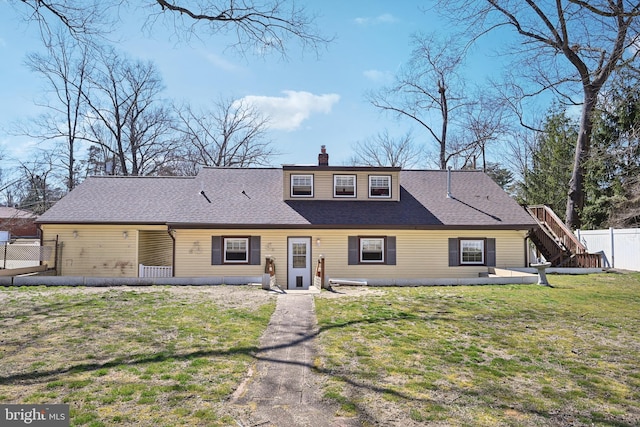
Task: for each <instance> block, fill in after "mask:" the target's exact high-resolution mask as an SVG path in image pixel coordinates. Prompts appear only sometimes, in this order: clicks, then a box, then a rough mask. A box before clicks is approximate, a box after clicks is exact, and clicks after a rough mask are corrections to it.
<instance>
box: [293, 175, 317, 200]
mask: <svg viewBox="0 0 640 427" xmlns="http://www.w3.org/2000/svg"><path fill="white" fill-rule="evenodd" d="M291 197H313V175H291Z"/></svg>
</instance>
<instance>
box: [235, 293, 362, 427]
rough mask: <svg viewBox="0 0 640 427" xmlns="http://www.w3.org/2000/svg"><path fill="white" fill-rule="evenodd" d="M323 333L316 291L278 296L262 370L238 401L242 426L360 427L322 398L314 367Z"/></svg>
mask: <svg viewBox="0 0 640 427" xmlns="http://www.w3.org/2000/svg"><path fill="white" fill-rule="evenodd" d="M317 333H318V329H317V324H316V318H315V309H314V300H313V295H309V294H298V295H291V294H283V295H280V296H278V302H277V306H276V310H275V312H274V313H273V315H272V317H271V321H270V322H269V325H268V326H267V330H266V331H265V333H264V335H263V336H262V339H261V342H260V351H259V352H258V354H257V355H256V359H257V360H258V362H257V364H256V371H255V372H251V373H250V375H249V378H248V379H247V380H246V381H245V382H244V383H243V384H242V385H241V386H240V387H239V388H238V390H237V391H236V393H234V397H233V399H232V404H234V406H235V407H236V409H237V410H236V411H234V412H235V414H236V422H237V423H238V425H240V426H244V427H247V426H265V427H266V426H277V427H288V426H292V427H293V426H295V427H304V426H314V427H315V426H327V427H335V426H358V425H360V424H359V423H358V422H357V420H355V419H344V418H342V419H341V418H336V417H335V413H336V411H337V406H332V405H329V404H327V403H325V402H322V401H321V400H322V390H321V378H320V375H319V374H316V373H314V372H313V371H312V366H313V359H314V357H315V350H314V346H313V341H314V338H315V336H316V335H317Z"/></svg>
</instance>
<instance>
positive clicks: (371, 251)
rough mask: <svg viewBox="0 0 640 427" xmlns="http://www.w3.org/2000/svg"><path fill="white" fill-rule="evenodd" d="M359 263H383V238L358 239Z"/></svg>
mask: <svg viewBox="0 0 640 427" xmlns="http://www.w3.org/2000/svg"><path fill="white" fill-rule="evenodd" d="M360 262H371V263H374V262H377V263H384V237H375V238H372V237H366V238H364V237H363V238H360Z"/></svg>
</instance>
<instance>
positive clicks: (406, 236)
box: [38, 146, 536, 289]
mask: <svg viewBox="0 0 640 427" xmlns="http://www.w3.org/2000/svg"><path fill="white" fill-rule="evenodd" d="M38 223H39V225H40V227H41V230H42V236H43V239H56V238H57V239H58V241H59V242H60V243H61V249H60V251H59V254H58V267H59V268H58V272H59V274H61V275H67V276H98V277H137V276H138V274H139V273H138V271H139V270H138V266H139V264H144V265H152V266H170V267H172V273H171V274H172V275H173V276H175V277H212V276H216V277H217V276H220V277H230V276H258V275H261V274H263V273H264V271H265V267H266V260H267V259H274V260H275V267H276V269H275V270H276V280H277V282H278V284H279V285H280V286H281V287H285V286H286V287H288V288H293V289H306V288H308V287H309V285H310V283H311V280H312V276H313V267H314V265H315V263H316V260H317V259H318V257H320V256H321V255H322V256H323V257H324V259H325V268H326V275H327V276H328V277H334V278H343V279H356V280H358V279H366V280H368V281H369V282H371V283H380V284H384V283H389V284H392V283H395V281H398V280H404V281H407V280H409V281H410V280H411V279H421V278H459V277H478V274H479V273H481V272H486V271H487V267H490V266H497V267H504V268H508V267H524V266H526V247H525V240H526V235H527V233H528V231H529V230H530V229H532V228H533V227H535V226H536V224H535V222H534V221H533V219H532V218H531V217H530V216H529V214H527V212H526V211H525V210H524V209H522V208H521V207H520V206H519V205H518V204H517V203H516V202H515V201H514V200H513V199H511V198H510V197H509V196H508V195H507V194H506V193H505V192H504V191H503V190H502V189H501V188H500V187H499V186H498V185H496V184H495V183H494V182H493V181H492V180H491V179H490V178H489V177H488V176H487V175H485V174H483V173H482V172H478V171H440V170H435V171H433V170H401V169H400V168H395V167H353V166H330V165H329V161H328V154H327V153H326V150H325V148H324V146H323V147H322V150H321V153H320V154H319V156H318V163H317V164H314V165H308V166H305V165H285V166H283V167H282V168H247V169H239V168H204V169H202V170H201V171H200V173H199V174H198V175H197V176H195V177H117V176H109V177H91V178H88V179H87V180H85V181H84V182H83V183H82V184H81V185H79V186H78V187H77V188H75V189H74V190H73V191H71V192H70V193H69V194H68V195H67V196H65V197H64V198H63V199H62V200H60V201H59V202H58V203H56V205H55V206H53V207H52V208H51V209H50V210H49V211H47V212H46V213H45V214H43V215H42V216H41V217H40V218H39V220H38Z"/></svg>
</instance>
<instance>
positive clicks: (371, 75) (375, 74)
mask: <svg viewBox="0 0 640 427" xmlns="http://www.w3.org/2000/svg"><path fill="white" fill-rule="evenodd" d="M362 74H363V75H364V76H365V77H366V78H367V79H369V80H371V81H372V82H374V83H390V82H391V81H392V80H393V74H392V73H391V72H389V71H380V70H365V71H363V72H362Z"/></svg>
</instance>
